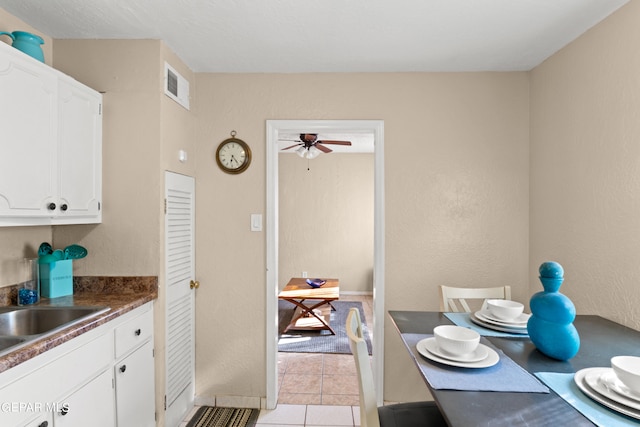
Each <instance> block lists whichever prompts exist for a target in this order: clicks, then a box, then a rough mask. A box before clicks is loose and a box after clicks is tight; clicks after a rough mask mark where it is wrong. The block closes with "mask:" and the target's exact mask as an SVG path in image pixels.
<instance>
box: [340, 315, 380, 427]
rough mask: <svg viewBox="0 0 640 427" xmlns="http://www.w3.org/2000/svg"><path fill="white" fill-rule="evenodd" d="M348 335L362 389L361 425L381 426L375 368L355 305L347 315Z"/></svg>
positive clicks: (360, 389)
mask: <svg viewBox="0 0 640 427" xmlns="http://www.w3.org/2000/svg"><path fill="white" fill-rule="evenodd" d="M346 326H347V327H346V329H347V337H348V338H349V347H350V348H351V353H353V358H354V359H355V362H356V370H357V372H358V388H359V391H360V425H361V427H380V419H379V418H378V403H377V402H376V393H375V388H374V381H373V369H372V368H371V360H370V358H369V351H368V349H367V344H366V342H365V340H364V336H363V333H362V321H361V320H360V312H359V311H358V309H357V308H355V307H353V308H351V309H350V310H349V314H348V315H347V325H346Z"/></svg>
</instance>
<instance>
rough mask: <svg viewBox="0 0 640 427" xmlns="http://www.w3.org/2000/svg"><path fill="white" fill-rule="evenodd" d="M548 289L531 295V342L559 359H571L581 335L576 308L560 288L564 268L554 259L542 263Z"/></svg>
mask: <svg viewBox="0 0 640 427" xmlns="http://www.w3.org/2000/svg"><path fill="white" fill-rule="evenodd" d="M538 271H539V272H540V281H541V282H542V287H543V288H544V291H542V292H538V293H536V294H535V295H533V296H532V297H531V301H530V302H529V306H530V308H531V317H530V318H529V322H528V323H527V329H528V331H529V337H530V338H531V342H533V344H534V345H535V346H536V347H537V348H538V350H540V351H541V352H542V353H544V354H546V355H547V356H549V357H552V358H554V359H558V360H569V359H571V358H572V357H573V356H575V355H576V354H577V353H578V349H579V348H580V336H579V335H578V331H577V330H576V327H575V326H574V325H573V320H574V319H575V318H576V308H575V306H574V305H573V303H572V302H571V300H570V299H569V298H568V297H567V296H566V295H563V294H561V293H560V292H558V290H559V289H560V285H562V282H563V280H564V269H563V268H562V266H561V265H560V264H558V263H557V262H554V261H549V262H545V263H542V265H540V268H539V270H538Z"/></svg>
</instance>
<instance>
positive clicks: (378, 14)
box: [0, 0, 628, 73]
mask: <svg viewBox="0 0 640 427" xmlns="http://www.w3.org/2000/svg"><path fill="white" fill-rule="evenodd" d="M627 1H628V0H0V7H2V8H4V9H5V10H6V11H8V12H9V13H11V14H13V15H15V16H17V17H19V18H21V19H22V20H23V21H25V22H26V23H27V24H29V25H31V26H32V27H34V28H37V29H38V30H39V31H42V32H43V33H45V34H47V35H49V36H51V37H53V38H54V39H69V38H73V39H76V38H78V39H162V40H164V42H165V43H166V44H167V45H168V46H169V47H170V48H171V49H172V50H173V51H174V52H175V53H176V54H177V55H178V56H179V57H180V58H181V59H182V60H183V61H184V62H185V63H186V65H187V66H188V67H189V68H190V69H191V70H193V71H195V72H230V73H235V72H252V73H264V72H285V73H293V72H403V71H408V72H412V71H516V70H530V69H531V68H533V67H535V66H537V65H538V64H540V63H541V62H542V61H544V60H545V59H546V58H548V57H549V56H550V55H552V54H553V53H555V52H556V51H558V50H559V49H561V48H562V47H563V46H565V45H566V44H568V43H569V42H571V41H572V40H574V39H575V38H576V37H578V36H579V35H581V34H582V33H584V32H585V31H586V30H588V29H589V28H591V27H592V26H593V25H595V24H597V23H598V22H600V21H601V20H602V19H604V18H605V17H606V16H608V15H609V14H610V13H612V12H613V11H615V10H616V9H618V8H619V7H620V6H622V5H624V4H625V3H626V2H627ZM16 29H18V28H16ZM10 30H11V31H13V30H15V29H10Z"/></svg>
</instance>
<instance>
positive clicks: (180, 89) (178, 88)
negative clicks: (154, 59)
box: [164, 62, 189, 110]
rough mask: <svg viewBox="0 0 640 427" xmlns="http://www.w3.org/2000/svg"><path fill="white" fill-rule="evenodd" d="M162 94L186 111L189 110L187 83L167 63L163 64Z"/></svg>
mask: <svg viewBox="0 0 640 427" xmlns="http://www.w3.org/2000/svg"><path fill="white" fill-rule="evenodd" d="M164 93H165V94H166V95H167V96H168V97H169V98H171V99H173V100H174V101H176V102H177V103H178V104H180V105H182V106H183V107H184V108H186V109H187V110H188V109H189V81H188V80H187V79H185V78H184V77H182V76H181V75H180V73H178V72H177V71H176V70H175V69H174V68H173V67H172V66H171V65H169V64H168V63H167V62H165V63H164Z"/></svg>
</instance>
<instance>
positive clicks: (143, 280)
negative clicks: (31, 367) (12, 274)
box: [0, 276, 158, 372]
mask: <svg viewBox="0 0 640 427" xmlns="http://www.w3.org/2000/svg"><path fill="white" fill-rule="evenodd" d="M12 288H13V287H8V288H6V289H5V288H1V289H0V291H4V295H0V306H2V305H11V304H7V301H11V299H12V298H13V301H14V302H15V297H14V296H13V295H14V294H15V292H16V290H15V289H12ZM157 297H158V278H157V277H155V276H143V277H121V276H119V277H111V276H107V277H74V279H73V295H69V296H64V297H58V298H51V299H48V298H42V299H41V300H40V302H39V303H38V304H37V305H38V306H73V305H77V306H106V307H110V308H111V309H110V310H108V311H106V312H104V313H102V314H99V315H97V316H95V317H92V318H90V319H88V320H85V321H83V322H80V323H77V324H75V325H72V326H70V327H68V328H65V329H62V330H60V331H58V332H56V333H55V334H53V335H50V336H47V337H43V338H40V339H37V340H35V341H33V342H32V343H30V344H28V345H26V346H24V347H21V348H18V349H16V350H15V351H13V352H11V353H8V354H6V355H4V356H1V357H0V372H4V371H6V370H8V369H10V368H12V367H14V366H16V365H19V364H20V363H22V362H25V361H27V360H29V359H31V358H33V357H35V356H37V355H39V354H42V353H44V352H45V351H47V350H50V349H52V348H54V347H57V346H59V345H60V344H63V343H65V342H67V341H69V340H71V339H73V338H75V337H77V336H79V335H82V334H83V333H85V332H88V331H90V330H92V329H95V328H97V327H98V326H100V325H103V324H105V323H107V322H109V321H111V320H113V319H115V318H117V317H119V316H122V315H123V314H125V313H127V312H129V311H131V310H134V309H136V308H138V307H140V306H142V305H144V304H146V303H147V302H149V301H153V300H155V299H156V298H157ZM3 301H4V302H5V303H4V304H3V303H2V302H3Z"/></svg>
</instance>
